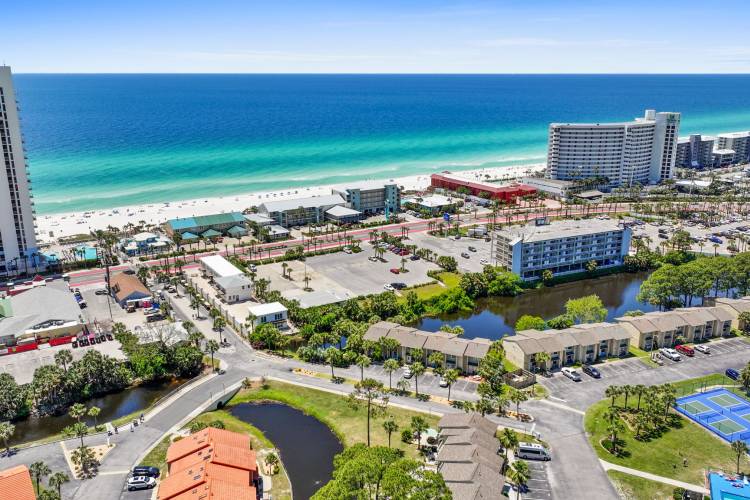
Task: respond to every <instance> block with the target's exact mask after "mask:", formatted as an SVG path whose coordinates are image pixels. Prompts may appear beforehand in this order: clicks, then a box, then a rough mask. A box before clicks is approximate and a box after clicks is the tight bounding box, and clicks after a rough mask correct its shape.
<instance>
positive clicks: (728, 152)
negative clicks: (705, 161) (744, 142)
mask: <svg viewBox="0 0 750 500" xmlns="http://www.w3.org/2000/svg"><path fill="white" fill-rule="evenodd" d="M712 153H713V154H715V155H733V154H735V151H734V149H714V150H713V151H712Z"/></svg>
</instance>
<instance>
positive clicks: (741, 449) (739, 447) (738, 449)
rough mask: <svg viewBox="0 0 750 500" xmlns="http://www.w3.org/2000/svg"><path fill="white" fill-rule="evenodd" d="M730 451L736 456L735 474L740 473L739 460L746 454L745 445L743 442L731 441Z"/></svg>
mask: <svg viewBox="0 0 750 500" xmlns="http://www.w3.org/2000/svg"><path fill="white" fill-rule="evenodd" d="M732 451H733V452H734V454H735V455H736V456H737V474H739V473H740V459H741V458H742V455H745V454H746V453H747V452H748V449H747V444H745V442H744V441H742V440H740V439H737V440H736V441H732Z"/></svg>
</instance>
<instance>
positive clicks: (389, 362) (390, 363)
mask: <svg viewBox="0 0 750 500" xmlns="http://www.w3.org/2000/svg"><path fill="white" fill-rule="evenodd" d="M398 369H399V364H398V361H397V360H395V359H393V358H390V359H386V360H385V363H383V370H384V371H385V372H386V373H388V389H389V390H393V372H395V371H396V370H398Z"/></svg>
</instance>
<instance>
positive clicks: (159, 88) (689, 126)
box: [15, 74, 750, 214]
mask: <svg viewBox="0 0 750 500" xmlns="http://www.w3.org/2000/svg"><path fill="white" fill-rule="evenodd" d="M15 85H16V91H17V95H18V100H19V106H20V109H21V119H22V127H23V131H24V135H25V138H26V147H27V152H28V157H29V164H30V172H31V179H32V183H33V187H34V197H35V201H36V206H37V210H38V212H39V213H43V214H44V213H46V214H49V213H59V212H68V211H80V210H89V209H101V208H108V207H114V206H122V205H132V204H141V203H152V202H163V201H173V200H180V199H189V198H198V197H210V196H222V195H233V194H239V193H246V192H252V191H267V190H274V189H277V190H278V189H284V188H297V187H304V186H313V185H322V184H332V183H340V182H346V181H351V180H358V179H368V178H382V179H387V178H393V177H397V176H399V177H400V176H407V175H415V174H419V173H429V172H434V171H437V170H443V169H453V170H460V169H468V168H480V167H482V166H488V167H490V166H491V167H497V166H504V165H519V164H531V163H541V162H544V161H545V159H546V144H547V126H548V124H549V123H550V122H573V121H592V122H598V121H622V120H629V119H632V118H634V117H636V116H642V114H643V111H644V109H646V108H655V109H657V110H661V111H679V112H681V113H682V126H681V131H680V132H681V135H684V134H688V133H692V132H702V133H719V132H726V131H735V130H747V129H750V100H749V99H747V92H746V91H747V89H748V88H750V75H197V74H195V75H193V74H190V75H94V74H86V75H42V74H18V75H16V76H15Z"/></svg>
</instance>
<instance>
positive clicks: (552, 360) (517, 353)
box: [503, 296, 750, 371]
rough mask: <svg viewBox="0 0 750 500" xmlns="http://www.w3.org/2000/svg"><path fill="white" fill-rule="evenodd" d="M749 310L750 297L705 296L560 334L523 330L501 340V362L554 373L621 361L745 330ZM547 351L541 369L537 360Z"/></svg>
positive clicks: (552, 331) (573, 328) (576, 327)
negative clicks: (699, 303) (691, 303)
mask: <svg viewBox="0 0 750 500" xmlns="http://www.w3.org/2000/svg"><path fill="white" fill-rule="evenodd" d="M743 312H750V296H749V297H744V298H740V299H730V298H723V297H719V298H709V299H706V306H705V307H691V308H679V309H674V310H671V311H658V312H650V313H645V314H643V315H640V316H624V317H621V318H616V319H615V322H613V323H593V324H584V325H574V326H572V327H570V328H566V329H563V330H546V331H539V330H523V331H519V332H516V334H515V335H512V336H509V337H505V338H504V339H503V349H504V350H505V356H506V358H507V359H508V360H509V361H510V362H512V363H513V364H515V365H517V366H519V367H521V368H524V369H526V370H530V371H535V370H537V369H538V368H545V369H552V370H555V369H558V368H560V367H562V366H565V365H572V364H575V363H595V362H597V361H600V360H603V359H607V358H612V357H623V356H626V355H627V354H628V351H629V349H630V345H633V346H636V347H638V348H639V349H642V350H645V351H653V350H656V349H659V348H661V347H673V346H675V345H676V344H679V343H693V342H702V341H705V340H708V339H711V338H714V337H723V336H727V335H729V334H730V332H731V331H732V329H733V328H740V329H742V328H744V327H745V325H744V324H743V321H742V317H741V315H742V313H743ZM539 353H546V355H547V356H544V357H546V358H547V360H546V361H545V362H544V363H545V365H546V366H539V363H538V361H540V360H541V359H542V358H543V357H542V356H538V354H539Z"/></svg>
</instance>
